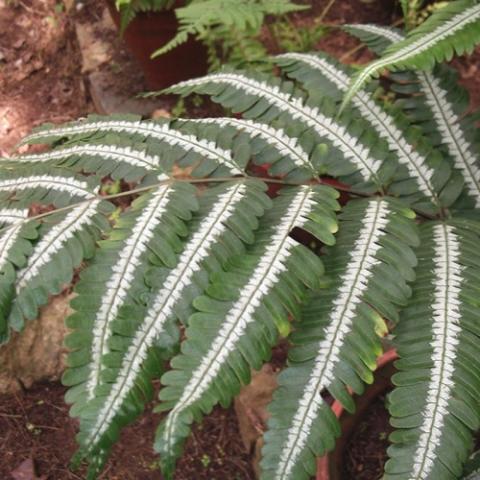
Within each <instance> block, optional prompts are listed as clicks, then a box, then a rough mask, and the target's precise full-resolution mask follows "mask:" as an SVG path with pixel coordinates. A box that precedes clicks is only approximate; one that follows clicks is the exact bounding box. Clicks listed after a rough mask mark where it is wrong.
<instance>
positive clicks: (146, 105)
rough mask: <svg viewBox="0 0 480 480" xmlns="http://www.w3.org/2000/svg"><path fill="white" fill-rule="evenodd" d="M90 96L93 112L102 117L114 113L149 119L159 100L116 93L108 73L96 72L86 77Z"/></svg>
mask: <svg viewBox="0 0 480 480" xmlns="http://www.w3.org/2000/svg"><path fill="white" fill-rule="evenodd" d="M88 83H89V90H90V96H91V97H92V100H93V103H94V105H95V110H96V111H97V112H98V113H101V114H102V115H112V114H114V113H136V114H137V115H142V116H146V117H149V116H150V115H151V113H152V112H153V111H155V110H158V105H159V104H160V103H161V100H158V99H154V98H153V99H152V98H138V97H133V96H132V95H131V94H130V93H126V92H125V91H123V92H122V91H118V90H117V89H116V88H115V85H114V84H112V73H111V72H110V71H96V72H93V73H91V74H90V75H89V76H88Z"/></svg>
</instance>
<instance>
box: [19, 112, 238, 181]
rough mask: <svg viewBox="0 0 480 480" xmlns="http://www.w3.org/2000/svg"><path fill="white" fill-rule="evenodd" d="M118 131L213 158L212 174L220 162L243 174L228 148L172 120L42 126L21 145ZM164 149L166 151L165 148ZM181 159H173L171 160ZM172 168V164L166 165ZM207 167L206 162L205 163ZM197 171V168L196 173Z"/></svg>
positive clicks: (97, 120)
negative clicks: (177, 126)
mask: <svg viewBox="0 0 480 480" xmlns="http://www.w3.org/2000/svg"><path fill="white" fill-rule="evenodd" d="M106 132H118V133H123V134H127V135H133V136H135V135H138V136H140V137H143V138H151V139H154V140H157V141H159V142H164V143H166V144H167V145H170V146H171V147H175V148H176V147H178V148H179V149H181V150H182V154H181V155H178V157H179V158H182V157H184V156H185V154H186V153H185V152H189V153H193V154H197V155H198V156H200V157H201V158H205V159H209V160H210V161H213V162H214V164H213V166H212V167H211V168H210V169H209V170H208V171H207V173H211V171H213V170H214V169H215V167H216V166H217V165H219V164H220V165H222V166H224V167H225V168H226V169H227V172H228V173H230V174H234V175H235V174H241V173H242V170H241V169H240V168H239V166H238V165H237V164H236V163H235V162H234V160H233V159H232V157H231V154H230V152H229V151H227V150H223V149H221V148H218V147H217V146H216V145H215V144H214V143H212V142H207V141H205V140H201V139H198V138H196V137H194V136H193V135H185V134H182V133H181V132H179V131H177V130H174V129H172V128H171V127H170V125H169V124H168V123H159V122H153V121H127V120H110V119H108V117H107V118H106V119H98V118H95V119H94V120H92V121H86V122H79V123H73V124H72V125H69V126H66V127H59V128H47V129H41V130H39V131H38V132H35V133H33V134H31V135H29V136H28V137H26V138H25V139H24V140H23V141H22V143H21V144H29V143H52V142H54V141H58V140H61V139H63V138H72V137H75V136H79V137H80V138H82V137H84V136H85V135H86V134H95V133H106ZM162 151H163V150H162ZM179 158H174V159H171V161H170V163H173V161H174V160H178V159H179ZM164 169H165V170H168V167H165V168H164ZM202 169H203V170H205V165H204V164H203V165H202ZM193 174H195V171H194V172H193Z"/></svg>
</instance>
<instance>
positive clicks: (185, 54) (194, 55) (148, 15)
mask: <svg viewBox="0 0 480 480" xmlns="http://www.w3.org/2000/svg"><path fill="white" fill-rule="evenodd" d="M107 5H108V9H109V11H110V15H111V16H112V18H113V21H114V22H115V24H116V25H117V27H119V26H120V13H119V12H118V10H117V9H116V8H115V2H114V1H112V0H107ZM177 27H178V22H177V19H176V17H175V13H174V11H173V10H165V11H160V12H145V13H143V12H139V13H138V14H137V15H136V16H135V18H134V19H133V20H132V21H131V22H130V24H129V25H128V27H127V28H126V29H125V32H124V33H123V40H124V42H125V44H126V46H127V48H128V50H129V51H130V52H131V54H132V55H133V57H134V58H135V59H136V60H137V62H138V64H139V66H140V67H141V68H142V70H143V72H144V75H145V80H146V82H147V86H148V88H150V89H152V90H160V89H163V88H166V87H168V86H170V85H172V84H174V83H177V82H180V81H182V80H187V79H189V78H194V77H199V76H201V75H204V74H205V73H206V72H207V66H208V63H207V51H206V49H205V47H204V46H203V45H202V44H201V43H200V42H197V41H196V40H194V39H193V38H189V39H188V41H187V42H185V43H182V44H181V45H179V46H178V47H176V48H174V49H173V50H171V51H170V52H168V53H165V54H164V55H160V56H159V57H157V58H155V59H153V60H152V59H151V58H150V57H151V55H152V53H153V52H154V51H155V50H157V49H158V48H160V47H162V46H163V45H165V44H166V43H167V42H168V41H169V40H171V39H172V38H173V37H174V36H175V34H176V33H177Z"/></svg>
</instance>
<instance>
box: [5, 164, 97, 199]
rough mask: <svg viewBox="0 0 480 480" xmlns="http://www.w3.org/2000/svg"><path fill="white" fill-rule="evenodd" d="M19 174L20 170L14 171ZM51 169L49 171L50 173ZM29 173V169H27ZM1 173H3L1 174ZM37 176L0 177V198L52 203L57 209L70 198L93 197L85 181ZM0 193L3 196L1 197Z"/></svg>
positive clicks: (6, 175) (52, 176)
mask: <svg viewBox="0 0 480 480" xmlns="http://www.w3.org/2000/svg"><path fill="white" fill-rule="evenodd" d="M16 170H17V172H21V169H18V168H17V169H16ZM52 170H53V169H50V170H49V171H50V172H51V171H52ZM28 171H31V169H28ZM2 173H3V172H2ZM61 173H62V175H61V174H60V173H59V174H58V175H49V174H39V175H35V174H34V175H28V176H19V175H18V173H15V174H14V173H11V172H8V173H7V174H3V175H2V176H1V177H0V198H2V197H4V196H5V194H6V196H7V198H12V197H13V198H15V199H16V200H22V201H25V200H29V201H30V202H43V203H45V204H49V203H53V204H54V205H55V206H57V207H61V206H64V205H66V204H68V203H70V202H71V200H72V198H82V199H84V200H90V199H93V198H94V197H95V190H93V189H91V188H90V186H89V184H88V183H87V181H83V180H79V179H78V178H76V177H74V176H73V175H65V174H64V172H61ZM2 192H5V194H3V195H2Z"/></svg>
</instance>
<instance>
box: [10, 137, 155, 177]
mask: <svg viewBox="0 0 480 480" xmlns="http://www.w3.org/2000/svg"><path fill="white" fill-rule="evenodd" d="M2 163H4V165H5V166H7V167H8V166H9V165H12V166H13V165H18V164H29V163H32V164H37V163H40V164H45V163H46V164H52V165H60V166H63V167H70V168H71V167H75V169H76V170H78V169H80V170H82V171H86V172H94V173H97V174H98V175H99V176H101V177H104V176H107V175H112V178H113V179H114V180H117V179H120V178H127V179H132V178H138V177H140V176H142V175H144V174H145V173H146V172H147V171H151V170H158V169H159V168H160V158H159V157H158V156H157V155H149V154H148V153H147V152H146V151H144V150H136V149H133V148H131V147H129V146H125V147H122V146H117V145H108V144H93V143H92V144H88V143H87V144H78V145H72V146H70V147H66V148H57V149H54V150H51V151H49V152H46V153H40V154H35V155H22V156H17V157H13V158H7V159H2Z"/></svg>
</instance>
